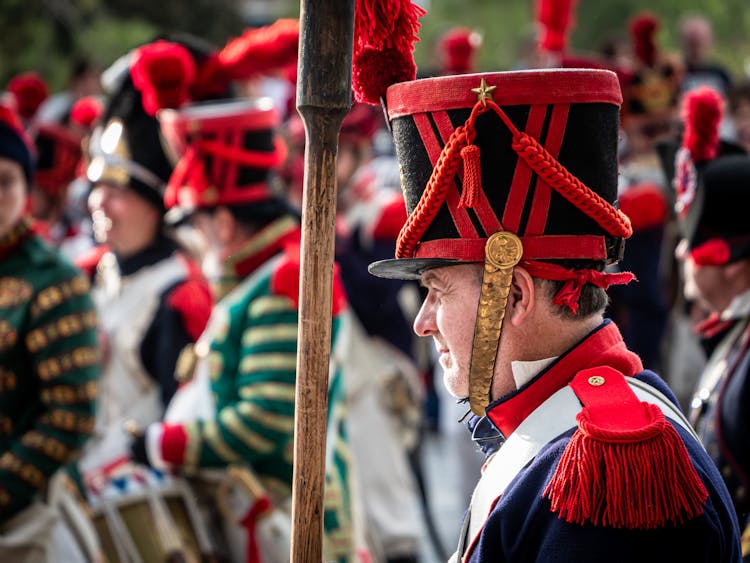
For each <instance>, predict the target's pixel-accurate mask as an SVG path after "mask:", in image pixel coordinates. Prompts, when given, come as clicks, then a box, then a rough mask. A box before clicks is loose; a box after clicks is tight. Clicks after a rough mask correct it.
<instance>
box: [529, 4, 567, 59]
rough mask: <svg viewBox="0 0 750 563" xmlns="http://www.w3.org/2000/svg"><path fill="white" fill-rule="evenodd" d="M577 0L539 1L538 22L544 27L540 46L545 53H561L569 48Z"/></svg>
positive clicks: (537, 6)
mask: <svg viewBox="0 0 750 563" xmlns="http://www.w3.org/2000/svg"><path fill="white" fill-rule="evenodd" d="M575 5H576V0H537V5H536V13H537V22H538V23H539V24H540V25H541V26H542V28H543V29H542V34H541V38H540V42H539V45H540V46H541V48H542V49H544V50H545V51H551V52H555V53H561V52H564V51H565V48H566V46H567V42H568V40H567V34H568V31H569V30H570V29H572V27H573V25H574V24H575V17H574V14H573V11H574V10H575Z"/></svg>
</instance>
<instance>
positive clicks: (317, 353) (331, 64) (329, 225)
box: [291, 0, 354, 563]
mask: <svg viewBox="0 0 750 563" xmlns="http://www.w3.org/2000/svg"><path fill="white" fill-rule="evenodd" d="M353 30H354V0H301V3H300V51H299V52H300V57H299V70H298V83H297V109H298V111H299V113H300V115H301V117H302V121H303V122H304V124H305V137H306V146H305V176H304V187H303V199H302V252H301V271H300V307H299V332H298V352H297V385H296V393H295V401H296V405H295V415H294V477H293V482H292V545H291V560H292V563H314V562H319V561H322V560H323V549H322V540H323V486H324V480H325V478H324V475H325V450H326V444H325V439H326V418H327V411H328V361H329V355H330V349H331V293H332V279H333V256H334V224H335V219H336V152H337V148H338V132H339V129H340V128H341V122H342V120H343V118H344V116H345V115H346V113H347V112H348V111H349V108H350V107H351V68H352V39H353V34H354V31H353Z"/></svg>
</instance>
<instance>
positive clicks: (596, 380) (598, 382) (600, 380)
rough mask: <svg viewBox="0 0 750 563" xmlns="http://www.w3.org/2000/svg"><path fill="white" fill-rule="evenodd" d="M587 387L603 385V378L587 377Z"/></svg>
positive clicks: (597, 376) (599, 376) (598, 376)
mask: <svg viewBox="0 0 750 563" xmlns="http://www.w3.org/2000/svg"><path fill="white" fill-rule="evenodd" d="M589 385H593V386H594V387H599V386H600V385H604V378H603V377H602V376H601V375H592V376H591V377H589Z"/></svg>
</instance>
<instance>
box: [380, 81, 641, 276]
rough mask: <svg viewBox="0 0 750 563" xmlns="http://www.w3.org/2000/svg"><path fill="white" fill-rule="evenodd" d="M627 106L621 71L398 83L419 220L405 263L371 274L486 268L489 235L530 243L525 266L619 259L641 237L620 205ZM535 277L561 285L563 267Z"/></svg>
mask: <svg viewBox="0 0 750 563" xmlns="http://www.w3.org/2000/svg"><path fill="white" fill-rule="evenodd" d="M621 103H622V96H621V89H620V85H619V83H618V80H617V76H616V75H615V74H614V73H613V72H610V71H606V70H591V69H586V70H582V69H556V70H539V71H537V70H534V71H520V72H499V73H488V74H471V75H460V76H448V77H439V78H428V79H424V80H417V81H411V82H404V83H400V84H395V85H393V86H391V87H390V88H389V89H388V92H387V112H388V118H389V121H390V125H391V129H392V132H393V138H394V142H395V145H396V151H397V154H398V159H399V162H400V163H401V172H402V188H403V192H404V198H405V200H406V206H407V211H408V214H409V217H408V219H407V222H406V225H405V227H404V229H403V230H402V231H401V234H400V236H399V241H398V248H397V254H396V259H394V260H384V261H380V262H376V263H374V264H372V265H371V266H370V271H371V272H372V273H373V274H375V275H378V276H383V277H392V278H403V279H410V278H418V277H419V276H420V274H421V272H423V271H425V270H427V269H430V268H435V267H440V266H446V265H452V264H459V263H469V262H477V263H481V262H484V259H485V243H486V242H487V239H488V237H489V236H490V235H492V234H493V233H496V232H498V231H510V232H512V233H514V234H516V235H518V236H519V237H520V239H521V242H522V244H523V256H522V260H523V261H524V262H523V263H522V264H523V265H525V266H526V265H529V264H530V262H529V261H537V260H584V261H596V262H600V263H601V265H602V267H603V266H604V264H607V263H614V262H616V261H618V260H619V259H620V258H621V257H622V251H623V240H624V239H625V238H627V237H629V236H630V234H631V232H632V231H631V228H630V224H629V221H628V220H627V218H626V217H624V216H623V215H622V213H620V212H619V211H618V210H617V209H616V208H615V207H614V204H615V200H616V194H617V155H616V151H617V136H618V120H619V115H618V112H619V108H620V104H621ZM537 265H538V263H537ZM530 271H531V273H532V275H536V276H538V277H545V278H547V279H559V278H556V277H555V275H557V274H559V272H558V273H557V274H555V275H553V276H548V275H543V272H540V270H539V269H538V268H537V271H532V270H531V269H530ZM563 279H570V278H563ZM582 281H583V282H584V283H585V282H586V281H590V280H582ZM610 283H617V282H615V281H614V280H612V281H610Z"/></svg>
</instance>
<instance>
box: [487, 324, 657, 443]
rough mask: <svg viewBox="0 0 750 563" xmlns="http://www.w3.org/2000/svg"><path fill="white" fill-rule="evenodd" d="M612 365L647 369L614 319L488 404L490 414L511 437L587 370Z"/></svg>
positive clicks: (631, 372) (625, 371) (628, 370)
mask: <svg viewBox="0 0 750 563" xmlns="http://www.w3.org/2000/svg"><path fill="white" fill-rule="evenodd" d="M596 366H610V367H613V368H614V369H616V370H617V371H619V372H621V373H623V374H624V375H626V376H633V375H635V374H637V373H639V372H641V371H643V364H642V363H641V359H640V358H639V357H638V355H637V354H635V353H634V352H631V351H630V350H628V349H627V347H626V346H625V342H623V340H622V335H621V334H620V331H619V330H618V328H617V326H616V325H615V324H614V323H613V322H609V321H607V322H605V323H603V324H602V325H600V326H599V327H598V328H597V329H596V330H594V332H592V333H591V334H589V335H588V336H587V337H586V338H584V339H583V340H582V341H581V342H579V343H578V344H576V345H575V346H573V348H571V349H570V350H568V351H567V352H565V353H564V354H563V355H561V356H560V357H558V358H557V360H555V361H554V362H553V363H552V364H551V365H550V366H549V367H548V368H547V369H546V370H544V371H542V372H541V373H539V374H538V375H537V376H536V377H534V379H532V380H531V381H529V382H528V383H527V384H526V385H524V386H523V387H521V388H520V389H518V390H517V391H514V392H513V393H511V394H510V395H507V396H505V397H503V398H502V399H499V400H497V401H495V402H494V403H492V404H490V405H489V406H488V407H487V411H486V413H487V416H488V417H489V419H490V420H491V421H492V422H493V424H494V425H495V426H497V428H498V429H499V430H500V432H502V434H503V435H504V436H506V437H507V436H509V435H510V434H512V433H513V431H514V430H515V429H516V428H517V427H518V425H519V424H521V422H523V421H524V419H525V418H526V417H527V416H528V415H529V414H531V412H532V411H533V410H534V409H536V408H537V407H538V406H539V405H541V404H542V403H543V402H544V401H546V400H547V399H548V398H549V397H550V396H551V395H552V394H553V393H555V392H556V391H558V390H559V389H562V388H563V387H564V386H565V385H567V384H568V383H569V382H570V381H571V380H572V379H573V378H574V377H575V375H576V374H577V373H578V372H579V371H581V370H584V369H587V368H591V367H596Z"/></svg>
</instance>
